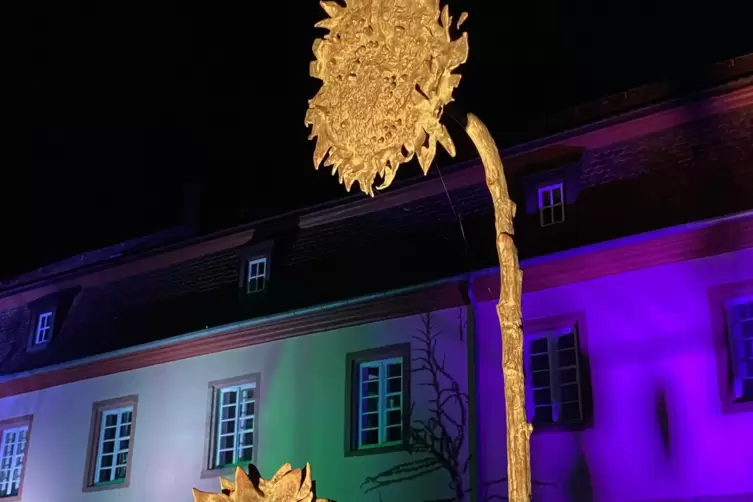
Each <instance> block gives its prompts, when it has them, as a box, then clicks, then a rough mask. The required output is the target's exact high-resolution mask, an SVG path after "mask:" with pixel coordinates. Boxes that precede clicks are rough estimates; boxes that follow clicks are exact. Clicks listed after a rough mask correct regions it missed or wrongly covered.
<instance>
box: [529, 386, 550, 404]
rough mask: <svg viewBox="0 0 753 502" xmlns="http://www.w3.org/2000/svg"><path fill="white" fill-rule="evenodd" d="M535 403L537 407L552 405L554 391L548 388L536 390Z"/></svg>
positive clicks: (534, 394)
mask: <svg viewBox="0 0 753 502" xmlns="http://www.w3.org/2000/svg"><path fill="white" fill-rule="evenodd" d="M533 402H534V403H535V404H537V405H540V404H552V390H551V389H548V388H547V389H537V390H534V391H533Z"/></svg>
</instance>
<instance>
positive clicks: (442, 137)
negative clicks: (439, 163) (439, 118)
mask: <svg viewBox="0 0 753 502" xmlns="http://www.w3.org/2000/svg"><path fill="white" fill-rule="evenodd" d="M436 135H437V140H438V141H439V144H440V145H442V146H443V147H444V149H445V150H447V153H449V154H450V157H454V156H455V143H453V141H452V137H451V136H450V133H449V132H448V131H447V128H446V127H445V126H444V124H442V123H440V124H439V127H437V131H436Z"/></svg>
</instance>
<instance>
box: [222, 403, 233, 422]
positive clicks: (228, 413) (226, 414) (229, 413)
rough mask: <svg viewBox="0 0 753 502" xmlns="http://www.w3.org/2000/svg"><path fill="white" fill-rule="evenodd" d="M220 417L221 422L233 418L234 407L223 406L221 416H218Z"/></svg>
mask: <svg viewBox="0 0 753 502" xmlns="http://www.w3.org/2000/svg"><path fill="white" fill-rule="evenodd" d="M220 417H221V418H222V420H227V419H230V418H235V406H223V407H222V415H220Z"/></svg>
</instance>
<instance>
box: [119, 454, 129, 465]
mask: <svg viewBox="0 0 753 502" xmlns="http://www.w3.org/2000/svg"><path fill="white" fill-rule="evenodd" d="M116 462H117V465H126V464H127V463H128V452H127V451H124V452H123V453H118V458H117V460H116Z"/></svg>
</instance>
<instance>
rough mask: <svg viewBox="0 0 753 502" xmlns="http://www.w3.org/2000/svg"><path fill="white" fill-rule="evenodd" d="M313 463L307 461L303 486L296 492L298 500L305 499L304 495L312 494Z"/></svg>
mask: <svg viewBox="0 0 753 502" xmlns="http://www.w3.org/2000/svg"><path fill="white" fill-rule="evenodd" d="M312 484H313V483H312V482H311V464H309V463H308V462H306V467H304V468H303V483H301V487H300V488H298V493H296V500H303V498H304V497H306V496H307V495H311V487H312Z"/></svg>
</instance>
